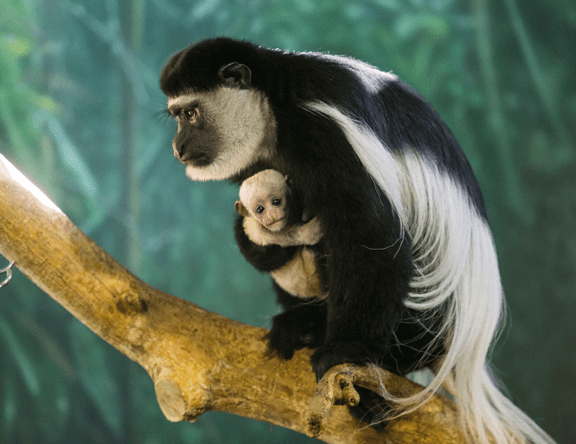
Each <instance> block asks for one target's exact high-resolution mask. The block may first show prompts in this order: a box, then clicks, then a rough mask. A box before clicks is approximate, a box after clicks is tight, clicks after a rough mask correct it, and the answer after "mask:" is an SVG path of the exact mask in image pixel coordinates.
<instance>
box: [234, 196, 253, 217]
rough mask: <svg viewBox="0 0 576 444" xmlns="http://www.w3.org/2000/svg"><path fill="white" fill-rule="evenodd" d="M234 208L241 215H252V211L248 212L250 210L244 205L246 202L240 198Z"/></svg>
mask: <svg viewBox="0 0 576 444" xmlns="http://www.w3.org/2000/svg"><path fill="white" fill-rule="evenodd" d="M234 209H235V210H236V212H237V213H238V214H240V215H241V216H244V217H250V216H251V215H250V213H249V212H248V210H247V209H246V207H245V206H244V204H243V203H242V202H241V201H239V200H237V201H236V202H235V203H234Z"/></svg>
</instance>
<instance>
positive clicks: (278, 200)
mask: <svg viewBox="0 0 576 444" xmlns="http://www.w3.org/2000/svg"><path fill="white" fill-rule="evenodd" d="M281 203H282V199H274V200H273V201H272V205H274V206H276V207H277V206H278V205H280V204H281Z"/></svg>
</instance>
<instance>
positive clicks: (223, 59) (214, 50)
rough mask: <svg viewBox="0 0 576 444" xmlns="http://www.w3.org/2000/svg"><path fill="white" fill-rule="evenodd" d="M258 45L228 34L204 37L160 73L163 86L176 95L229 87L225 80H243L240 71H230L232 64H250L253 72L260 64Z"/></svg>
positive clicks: (169, 93) (177, 54) (163, 89)
mask: <svg viewBox="0 0 576 444" xmlns="http://www.w3.org/2000/svg"><path fill="white" fill-rule="evenodd" d="M256 48H257V47H256V46H255V45H253V44H252V43H249V42H246V41H238V40H232V39H229V38H225V37H218V38H215V39H210V40H203V41H201V42H199V43H196V44H194V45H191V46H190V47H188V48H186V49H184V50H182V51H180V52H178V53H176V54H174V55H173V56H172V57H171V58H170V60H169V61H168V63H166V65H165V66H164V68H163V69H162V73H161V74H160V87H161V88H162V91H163V92H164V94H166V95H167V96H168V97H176V96H178V95H180V94H183V93H185V92H187V91H190V90H194V91H207V90H210V89H213V88H215V87H217V86H220V85H228V86H229V83H228V82H227V81H226V79H228V78H230V77H232V78H236V79H237V80H241V79H242V77H241V78H240V79H238V76H237V75H236V74H237V73H238V71H233V72H229V69H230V64H232V63H236V64H237V65H241V66H244V67H246V66H248V67H250V70H251V72H252V70H253V69H254V68H253V67H254V66H261V64H260V63H259V62H258V61H257V60H255V55H257V54H258V52H257V51H255V49H256ZM226 68H228V69H226ZM223 69H224V71H223V72H222V70H223ZM252 75H253V74H252Z"/></svg>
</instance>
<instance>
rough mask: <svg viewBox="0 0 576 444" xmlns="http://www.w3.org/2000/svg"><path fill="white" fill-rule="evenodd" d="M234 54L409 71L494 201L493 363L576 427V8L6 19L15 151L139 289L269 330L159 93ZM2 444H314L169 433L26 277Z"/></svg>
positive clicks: (0, 104)
mask: <svg viewBox="0 0 576 444" xmlns="http://www.w3.org/2000/svg"><path fill="white" fill-rule="evenodd" d="M215 35H228V36H232V37H238V38H247V39H251V40H254V41H256V42H258V43H260V44H263V45H266V46H271V47H281V48H286V49H293V50H306V51H315V50H320V51H329V52H332V53H340V54H347V55H351V56H354V57H356V58H359V59H362V60H365V61H367V62H369V63H372V64H374V65H376V66H378V67H379V68H380V69H383V70H392V71H393V72H395V73H396V74H398V75H399V76H400V78H402V79H403V80H404V81H406V82H407V83H409V84H410V85H412V86H413V87H414V88H415V89H416V90H417V91H419V92H420V93H422V94H423V95H424V96H425V97H426V98H427V99H428V100H429V101H430V102H431V103H432V105H433V106H434V107H435V108H436V109H437V110H438V111H439V112H440V114H441V115H442V116H443V117H444V119H445V120H446V121H447V122H448V123H449V125H450V127H451V128H452V130H453V132H454V133H455V135H456V137H457V139H458V140H459V141H460V142H461V144H462V146H463V148H464V150H465V151H466V153H467V155H468V157H469V159H470V161H471V163H472V166H473V167H474V169H475V171H476V173H477V175H478V178H479V181H480V183H481V186H482V189H483V191H484V195H485V199H486V202H487V206H488V210H489V215H490V220H491V226H492V229H493V232H494V235H495V239H496V244H497V247H498V250H499V257H500V263H501V269H502V276H503V281H504V286H505V289H506V291H507V295H508V303H509V306H510V311H511V317H512V320H513V322H511V323H509V326H508V328H507V330H506V332H505V335H504V338H503V339H504V340H502V341H501V342H500V344H499V345H498V347H497V348H496V350H495V356H494V360H495V363H496V365H497V367H498V368H499V369H500V375H501V377H502V379H503V380H504V382H505V384H506V385H507V386H508V387H509V389H510V392H511V394H512V396H513V398H514V399H515V401H516V402H517V403H519V404H520V405H521V406H522V407H523V408H524V409H525V410H526V411H527V412H528V413H529V414H530V415H531V416H532V417H534V418H535V419H537V420H538V421H540V423H541V424H542V425H543V426H544V428H545V429H546V430H548V431H549V432H550V433H551V434H552V435H553V436H554V437H556V438H557V439H558V441H559V442H567V443H568V442H573V441H574V440H575V439H576V428H575V425H574V421H573V412H574V411H576V400H575V398H574V396H573V393H574V390H573V387H574V386H575V385H576V376H575V375H576V353H575V352H574V345H573V344H574V343H576V331H575V328H574V322H573V313H574V312H575V308H576V298H574V288H576V253H575V252H576V222H575V221H576V168H575V166H576V165H575V163H576V159H575V157H576V145H575V138H576V133H575V132H574V128H576V122H575V120H576V84H575V83H574V75H573V73H574V72H575V71H576V57H575V55H574V51H573V48H572V46H573V43H572V42H574V41H576V6H575V4H574V2H572V1H571V0H553V1H552V2H540V3H537V2H529V3H526V2H518V1H517V0H505V1H504V2H503V7H501V6H500V5H499V4H496V3H491V2H488V1H487V0H468V1H464V0H434V1H432V0H357V1H349V0H332V1H329V2H316V1H312V0H270V1H261V0H198V1H194V2H188V3H187V2H181V1H177V0H149V1H144V0H131V1H129V2H119V1H118V0H107V1H106V2H98V1H96V0H89V1H82V2H80V1H79V0H76V1H70V0H58V1H56V0H45V1H43V2H31V1H28V0H4V1H3V2H2V3H0V150H1V151H2V152H3V154H5V155H6V156H7V157H8V158H9V159H10V160H12V161H13V162H14V163H15V164H16V165H17V166H18V167H19V168H20V169H21V170H23V171H24V172H25V173H26V174H27V175H28V176H29V177H32V178H33V179H34V181H35V182H36V183H37V184H40V185H41V187H42V188H43V189H45V190H46V191H47V194H48V195H50V196H51V197H52V199H53V200H54V201H56V202H57V204H59V205H60V206H61V207H62V209H63V210H64V211H65V212H66V213H67V214H68V215H70V216H71V218H72V220H74V221H75V223H77V224H78V225H79V226H80V227H81V228H82V229H83V230H84V231H86V232H87V233H88V234H89V235H90V236H91V237H93V238H94V239H95V241H96V242H98V243H99V244H100V245H102V246H103V247H104V248H105V249H106V250H107V251H109V252H110V253H111V254H113V255H114V256H115V257H116V258H118V259H119V260H121V261H122V262H123V263H125V264H126V265H127V266H128V267H130V268H131V269H132V270H133V271H135V272H136V273H137V274H138V275H139V276H140V277H141V278H142V279H144V280H145V281H147V282H148V283H150V284H151V285H154V286H156V287H158V288H160V289H162V290H164V291H166V292H169V293H171V294H174V295H178V296H181V297H185V298H187V299H189V300H192V301H194V302H195V303H197V304H199V305H201V306H203V307H205V308H207V309H210V310H213V311H217V312H219V313H222V314H224V315H226V316H230V317H233V318H235V319H238V320H241V321H244V322H247V323H250V324H254V325H261V326H268V325H269V321H270V318H271V316H272V315H273V314H274V312H275V304H274V296H273V295H272V291H271V285H270V282H269V279H268V278H267V277H266V276H264V275H261V274H259V273H257V272H256V271H254V270H253V269H252V268H251V267H250V266H249V265H248V264H247V263H246V262H245V261H244V260H243V259H242V258H241V256H240V254H239V253H238V250H237V247H236V246H235V243H234V239H233V233H232V222H233V218H234V211H233V203H234V201H235V199H236V197H237V189H236V188H235V187H232V186H230V185H228V184H225V183H192V182H190V181H189V180H187V179H186V178H185V176H184V174H183V167H182V165H180V164H179V163H178V162H177V161H176V160H175V159H174V158H173V157H172V155H171V148H170V139H171V137H172V132H173V130H174V128H173V124H172V122H170V121H167V122H164V121H163V120H162V119H159V118H157V117H155V115H156V114H157V113H158V112H159V111H161V110H162V109H163V108H164V106H165V98H164V97H163V96H162V94H161V93H160V91H159V88H158V86H157V78H158V74H159V72H160V69H161V67H162V65H163V64H164V62H165V61H166V60H167V58H168V57H169V55H170V54H172V53H173V52H175V51H177V50H179V49H182V48H183V47H185V46H188V45H189V44H190V43H192V42H193V41H196V40H199V39H201V38H205V37H211V36H215ZM0 344H1V345H0V442H2V443H16V442H18V443H28V442H30V443H32V442H34V443H36V442H44V443H51V442H58V443H65V442H90V443H101V442H102V443H104V442H106V443H115V442H118V443H120V442H122V443H129V442H138V443H140V442H142V443H146V444H148V443H149V444H153V443H161V442H174V443H188V442H238V443H242V442H254V441H257V442H277V443H281V442H311V440H309V439H307V438H305V437H302V436H298V435H294V434H293V433H292V432H289V431H287V430H284V429H281V428H278V427H270V426H269V425H266V424H260V423H257V422H255V421H249V420H244V419H242V418H235V417H231V416H229V415H225V414H207V415H204V416H203V417H202V418H201V419H200V420H199V421H198V422H197V423H195V424H194V425H189V424H171V423H168V422H167V421H166V420H165V419H164V418H163V416H162V414H161V412H160V409H159V408H158V405H157V403H156V401H155V394H154V390H153V387H152V384H151V382H150V380H149V378H148V376H147V375H146V374H145V372H144V371H143V370H142V369H140V368H138V367H136V365H134V364H133V363H131V362H127V360H126V359H124V358H122V357H121V356H119V355H118V353H117V352H115V351H113V350H111V348H110V347H109V346H108V345H106V344H105V343H103V342H102V341H101V340H99V339H98V338H96V337H95V336H94V334H93V333H91V332H90V331H88V330H87V329H86V328H85V327H83V326H82V325H80V324H79V323H78V322H77V321H76V320H74V319H73V318H72V317H71V316H70V315H69V314H68V313H66V312H65V311H64V310H63V309H62V308H61V307H59V306H58V305H57V304H55V303H54V302H52V301H51V300H49V299H48V298H46V296H45V295H43V294H41V292H40V291H39V290H37V289H36V288H35V287H34V286H33V285H32V284H30V283H29V282H28V281H27V280H26V279H25V278H24V277H23V276H22V275H20V274H19V273H16V274H15V277H14V281H13V282H12V283H11V284H10V285H9V286H8V287H6V288H5V289H2V290H0Z"/></svg>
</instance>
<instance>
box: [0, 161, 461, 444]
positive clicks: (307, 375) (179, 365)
mask: <svg viewBox="0 0 576 444" xmlns="http://www.w3.org/2000/svg"><path fill="white" fill-rule="evenodd" d="M0 253H1V254H2V255H4V256H5V257H6V258H7V259H8V260H14V261H15V262H16V267H18V268H19V269H20V270H21V271H22V272H23V273H24V274H25V275H26V276H28V278H30V279H31V280H32V281H33V282H35V283H36V285H38V286H39V287H40V288H41V289H42V290H44V291H45V292H46V293H47V294H48V295H50V296H51V297H52V298H53V299H54V300H55V301H56V302H58V303H59V304H61V305H62V306H64V307H65V308H66V309H67V310H68V311H69V312H70V313H72V315H73V316H75V317H76V318H78V319H79V320H80V321H81V322H83V323H84V324H85V325H86V326H87V327H89V328H90V329H91V330H92V331H94V332H95V333H96V334H97V335H99V336H100V337H102V338H103V339H104V340H105V341H107V342H108V343H110V344H111V345H112V346H114V347H116V348H117V349H118V350H120V351H121V352H122V353H124V354H125V355H126V356H128V357H129V358H130V359H132V360H134V361H136V362H138V363H139V364H140V365H141V366H142V367H144V369H146V371H147V372H148V374H149V375H150V377H151V378H152V380H153V381H154V386H155V388H156V395H157V398H158V402H159V404H160V407H161V409H162V411H163V412H164V414H165V416H166V417H167V418H168V419H169V420H170V421H181V420H188V421H194V420H195V419H196V418H198V417H199V416H200V415H201V414H202V413H204V412H205V411H208V410H214V411H225V412H229V413H233V414H236V415H241V416H245V417H248V418H253V419H258V420H260V421H266V422H269V423H272V424H276V425H280V426H283V427H287V428H290V429H292V430H296V431H298V432H300V433H304V432H305V431H306V430H308V432H309V433H310V434H312V435H314V436H317V437H318V438H319V439H321V440H323V441H325V442H328V443H375V442H382V443H414V442H418V443H434V444H436V443H440V442H441V443H463V442H464V439H463V436H462V434H461V432H460V431H459V428H458V424H457V421H456V419H455V416H454V410H453V407H452V406H451V404H450V402H449V401H447V400H443V399H441V398H434V399H433V400H432V401H431V402H429V403H428V404H426V405H425V406H424V407H423V408H421V409H419V410H418V411H417V412H414V413H411V414H409V415H406V416H403V417H401V418H398V419H395V420H392V421H390V423H389V424H388V426H387V427H386V430H385V432H384V433H380V434H379V433H377V432H376V431H375V430H374V429H372V428H371V427H365V425H364V424H359V423H358V422H357V421H356V420H354V419H353V418H352V417H351V416H350V415H349V414H348V412H347V408H346V407H344V406H335V407H333V408H332V405H333V404H334V403H336V404H338V403H341V401H342V400H345V401H346V402H347V403H354V402H357V397H356V396H357V395H356V394H355V392H354V390H353V389H352V387H351V385H350V383H358V384H360V385H363V386H366V387H367V388H370V387H371V386H372V387H375V386H376V384H377V381H379V380H380V379H381V380H383V381H384V382H385V383H386V387H387V389H388V390H389V391H390V392H392V393H414V391H416V390H418V388H417V386H416V385H414V384H412V383H411V382H409V381H408V380H406V379H403V378H399V377H396V376H394V375H391V374H389V373H387V372H385V371H383V370H379V369H369V368H360V369H358V368H355V367H353V366H343V367H340V368H338V369H332V370H331V371H330V372H329V373H327V375H326V377H325V378H323V380H322V383H321V384H320V385H319V386H318V388H317V391H316V392H315V395H314V396H312V395H313V393H314V389H315V388H316V381H315V378H314V375H313V373H312V371H311V367H310V363H309V358H310V352H309V351H307V350H305V351H299V352H297V353H296V354H295V356H294V358H293V359H291V360H290V361H284V360H280V359H277V358H274V357H270V356H268V355H267V352H266V341H265V339H264V335H265V334H266V332H267V331H266V330H265V329H262V328H255V327H251V326H248V325H244V324H241V323H239V322H235V321H233V320H230V319H227V318H224V317H222V316H220V315H217V314H215V313H211V312H208V311H206V310H203V309H201V308H200V307H197V306H196V305H194V304H192V303H190V302H187V301H184V300H182V299H178V298H176V297H174V296H170V295H167V294H165V293H163V292H161V291H159V290H156V289H155V288H152V287H150V286H149V285H147V284H145V283H144V282H142V281H141V280H139V279H138V278H136V277H135V276H134V275H132V274H131V273H130V272H129V271H128V270H126V269H125V268H124V267H123V266H122V265H120V264H119V263H118V262H116V261H115V260H114V259H112V258H111V257H110V256H109V255H108V254H107V253H106V252H104V251H103V250H102V249H101V248H100V247H99V246H98V245H96V244H95V243H94V242H93V241H92V240H91V239H90V238H88V237H87V236H86V235H85V234H84V233H82V232H81V231H80V230H79V229H78V228H77V227H76V226H75V225H74V224H72V222H70V220H69V219H68V218H67V217H66V216H65V215H64V214H63V213H62V212H61V211H60V210H59V209H58V208H57V207H56V206H55V205H54V204H52V203H51V202H50V201H49V200H47V199H46V198H45V196H44V197H43V196H41V195H40V194H38V192H37V190H36V191H35V190H34V187H33V186H32V185H31V184H29V185H27V184H26V181H25V179H24V178H23V177H22V176H21V175H20V173H18V172H17V170H15V168H14V167H13V166H12V165H10V164H9V163H8V162H7V161H6V160H5V159H4V158H3V157H2V156H1V155H0ZM373 371H376V372H377V373H378V375H377V376H375V375H374V374H373V373H371V372H373ZM342 375H344V376H342ZM342 378H344V379H342ZM342 380H344V381H345V383H341V381H342ZM346 381H347V382H346ZM309 406H310V413H309V414H308V418H309V419H308V420H307V419H306V411H307V409H308V407H309Z"/></svg>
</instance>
